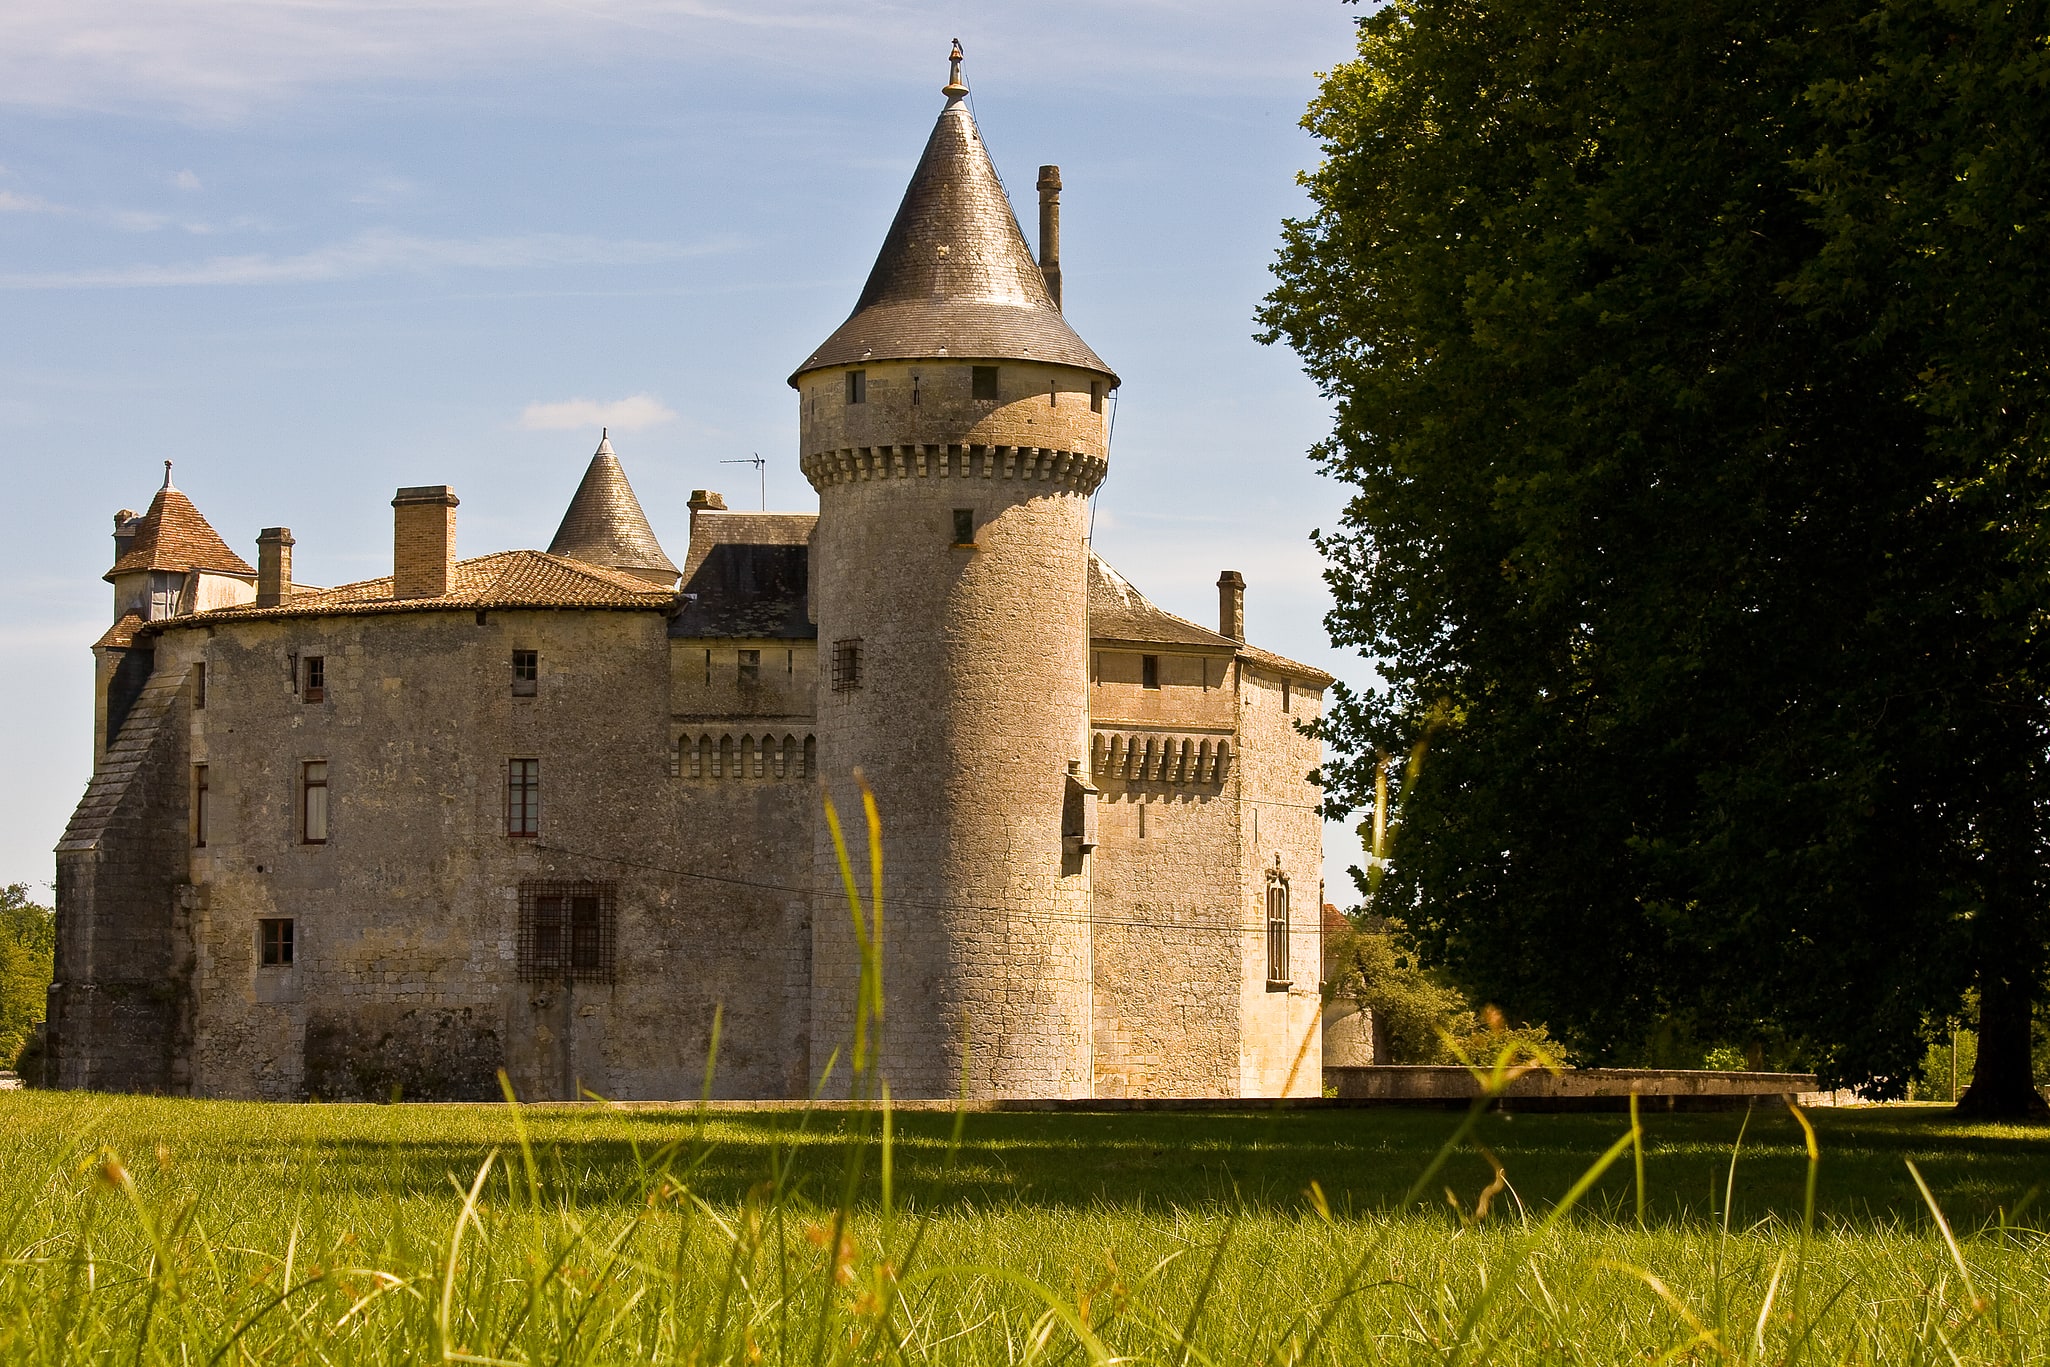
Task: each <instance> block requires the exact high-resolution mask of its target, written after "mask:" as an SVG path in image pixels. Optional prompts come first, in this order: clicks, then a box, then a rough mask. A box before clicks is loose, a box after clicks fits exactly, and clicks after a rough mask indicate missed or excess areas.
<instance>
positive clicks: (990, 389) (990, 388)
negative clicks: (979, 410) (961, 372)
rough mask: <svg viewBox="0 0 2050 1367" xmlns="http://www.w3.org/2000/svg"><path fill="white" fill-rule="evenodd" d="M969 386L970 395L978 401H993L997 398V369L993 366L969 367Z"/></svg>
mask: <svg viewBox="0 0 2050 1367" xmlns="http://www.w3.org/2000/svg"><path fill="white" fill-rule="evenodd" d="M969 371H970V377H971V378H970V384H971V385H972V386H973V390H972V395H973V397H975V398H978V399H992V400H993V399H995V398H996V396H997V368H996V367H995V366H993V365H979V366H971V367H970V368H969Z"/></svg>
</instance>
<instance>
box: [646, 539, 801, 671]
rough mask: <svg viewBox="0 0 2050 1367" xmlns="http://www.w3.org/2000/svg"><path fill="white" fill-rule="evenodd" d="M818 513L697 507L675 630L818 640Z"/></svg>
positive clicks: (677, 633) (672, 626)
mask: <svg viewBox="0 0 2050 1367" xmlns="http://www.w3.org/2000/svg"><path fill="white" fill-rule="evenodd" d="M817 521H818V518H817V517H815V516H813V515H812V514H810V513H735V512H725V511H709V510H708V511H703V512H698V513H696V514H694V515H693V516H692V517H691V537H690V551H689V553H688V554H687V555H685V557H684V562H683V594H684V600H683V606H682V607H681V608H680V609H679V610H678V611H677V614H676V617H675V618H674V620H672V621H671V622H670V624H669V634H670V636H672V637H685V638H700V637H703V638H719V637H738V638H754V639H767V640H802V641H808V640H815V639H816V638H817V637H818V634H819V629H818V627H817V626H816V625H815V624H814V623H813V622H812V621H811V531H812V527H813V525H814V524H815V523H816V522H817ZM692 594H695V595H697V596H696V598H695V599H693V598H692V597H691V596H690V595H692Z"/></svg>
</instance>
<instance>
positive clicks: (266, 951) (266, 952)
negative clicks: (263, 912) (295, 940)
mask: <svg viewBox="0 0 2050 1367" xmlns="http://www.w3.org/2000/svg"><path fill="white" fill-rule="evenodd" d="M256 938H257V943H258V944H259V945H260V946H261V947H262V948H261V952H260V954H259V958H260V959H261V961H262V963H263V966H264V967H265V968H290V967H291V966H292V918H291V917H289V916H265V917H262V918H260V919H259V920H258V921H257V923H256Z"/></svg>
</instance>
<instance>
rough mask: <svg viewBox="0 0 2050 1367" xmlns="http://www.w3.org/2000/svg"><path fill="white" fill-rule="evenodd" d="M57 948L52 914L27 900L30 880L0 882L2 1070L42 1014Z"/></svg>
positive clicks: (12, 1063)
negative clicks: (0, 883) (27, 881)
mask: <svg viewBox="0 0 2050 1367" xmlns="http://www.w3.org/2000/svg"><path fill="white" fill-rule="evenodd" d="M56 948H57V920H56V917H55V916H54V915H53V914H52V913H51V911H50V909H49V908H48V907H46V906H42V905H40V904H38V903H37V902H35V901H33V900H31V899H30V897H29V895H28V884H26V883H9V884H6V885H5V886H0V1068H11V1067H13V1066H14V1058H15V1055H17V1054H19V1053H20V1052H21V1047H22V1045H23V1044H25V1043H27V1041H28V1037H29V1032H30V1030H31V1029H33V1028H34V1026H35V1025H36V1023H37V1022H38V1021H40V1020H42V1018H43V1010H44V1001H45V998H47V997H48V995H49V989H50V966H51V961H52V958H53V956H54V954H55V951H56Z"/></svg>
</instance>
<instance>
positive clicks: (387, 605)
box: [144, 551, 676, 630]
mask: <svg viewBox="0 0 2050 1367" xmlns="http://www.w3.org/2000/svg"><path fill="white" fill-rule="evenodd" d="M675 601H676V595H675V594H674V593H672V592H670V591H669V590H668V589H667V588H658V587H656V586H655V585H652V584H650V583H649V582H648V581H647V580H645V579H642V578H639V577H638V576H636V575H632V574H629V573H627V572H626V571H625V570H615V569H609V568H607V567H606V566H603V565H589V564H585V563H584V562H583V561H581V560H572V559H570V558H569V557H567V556H561V555H549V554H547V553H546V552H544V551H498V552H496V553H495V554H492V555H480V556H478V557H476V558H475V559H474V560H458V561H457V562H456V564H455V568H454V573H452V574H451V575H450V576H449V591H448V592H447V593H445V594H442V595H441V596H439V597H435V598H394V597H392V580H391V576H390V575H386V576H385V577H384V578H382V579H365V580H363V581H361V582H360V583H355V584H344V585H342V586H341V587H340V588H333V589H317V590H313V591H310V592H299V593H294V594H293V595H292V596H291V597H290V598H287V599H286V600H285V601H284V602H282V603H280V604H278V605H277V606H276V607H268V608H260V607H257V606H255V605H253V604H247V603H245V604H239V605H237V606H235V607H227V608H214V609H212V610H211V611H208V612H190V613H185V614H184V615H182V616H178V617H169V618H166V619H164V620H163V621H161V622H151V623H149V624H148V625H147V627H145V628H144V630H157V629H160V628H163V627H173V626H193V625H205V624H207V623H209V622H221V621H244V620H248V619H252V618H277V617H350V616H361V615H366V614H370V613H383V612H436V611H443V612H445V611H450V610H456V611H468V610H471V609H480V610H481V609H488V608H495V609H501V610H503V609H511V608H597V609H626V610H634V609H641V610H647V611H661V610H664V609H667V608H668V607H669V606H670V605H671V604H673V603H674V602H675Z"/></svg>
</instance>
